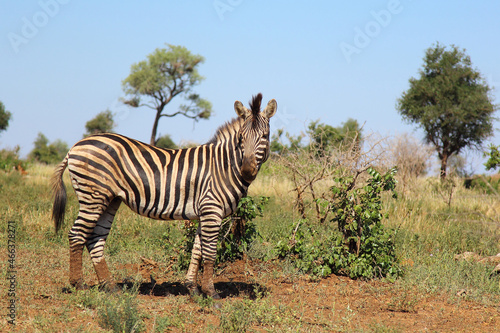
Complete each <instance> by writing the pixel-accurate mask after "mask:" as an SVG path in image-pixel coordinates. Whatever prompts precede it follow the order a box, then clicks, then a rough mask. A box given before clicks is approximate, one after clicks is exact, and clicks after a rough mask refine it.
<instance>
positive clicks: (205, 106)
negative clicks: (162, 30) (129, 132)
mask: <svg viewBox="0 0 500 333" xmlns="http://www.w3.org/2000/svg"><path fill="white" fill-rule="evenodd" d="M203 61H204V58H203V57H202V56H200V55H197V54H191V52H190V51H189V50H188V49H187V48H185V47H184V46H177V45H170V44H167V48H158V49H156V50H155V51H154V52H153V53H151V54H150V55H148V56H147V59H146V60H144V61H141V62H138V63H136V64H133V65H132V67H131V73H130V75H129V76H128V77H127V78H126V79H125V80H123V82H122V85H123V90H124V92H125V94H127V95H128V97H129V98H128V99H124V100H123V102H124V103H125V104H128V105H130V106H132V107H142V106H145V107H148V108H150V109H153V110H155V111H156V114H155V118H154V122H153V128H152V130H151V144H152V145H154V144H155V143H156V133H157V129H158V123H159V121H160V118H161V117H174V116H177V115H183V116H185V117H188V118H191V119H194V120H195V121H197V120H198V119H208V118H209V117H210V115H211V113H212V105H211V103H210V102H209V101H207V100H205V99H202V98H200V96H199V95H198V94H196V93H193V92H192V88H193V87H194V86H196V85H198V84H199V83H200V82H201V81H203V79H204V78H203V77H202V76H201V75H200V74H199V73H198V69H197V67H198V66H199V65H200V64H201V63H203ZM178 95H183V96H184V97H185V99H186V101H187V104H182V105H180V106H179V108H178V109H177V110H176V111H172V112H170V113H167V112H164V109H165V107H166V106H167V104H168V103H170V102H171V101H172V99H173V98H174V97H176V96H178ZM143 99H144V100H143Z"/></svg>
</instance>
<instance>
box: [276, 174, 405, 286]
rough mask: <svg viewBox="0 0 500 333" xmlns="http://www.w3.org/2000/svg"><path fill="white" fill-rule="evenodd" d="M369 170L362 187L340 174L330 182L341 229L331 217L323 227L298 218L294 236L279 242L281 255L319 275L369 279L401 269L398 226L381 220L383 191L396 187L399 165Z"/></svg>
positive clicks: (332, 207) (395, 273) (332, 206)
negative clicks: (389, 226) (396, 242)
mask: <svg viewBox="0 0 500 333" xmlns="http://www.w3.org/2000/svg"><path fill="white" fill-rule="evenodd" d="M368 173H369V175H370V176H371V178H370V179H369V180H368V181H367V183H366V185H365V186H364V187H362V188H356V187H355V186H354V183H353V182H354V181H355V180H354V179H353V178H351V177H344V178H337V179H336V186H334V187H332V188H331V191H332V193H333V196H332V198H331V199H330V202H329V204H328V207H330V210H331V212H332V214H333V218H332V220H331V221H332V222H336V223H337V225H338V230H334V229H333V227H332V226H333V225H334V224H332V223H330V224H328V225H326V226H324V227H321V224H316V225H313V224H311V223H310V222H308V221H307V220H300V221H299V222H298V223H297V225H296V226H293V231H292V236H291V237H290V239H289V240H286V241H285V240H281V241H279V242H278V244H277V245H276V250H277V254H278V256H279V257H281V258H284V257H287V256H290V257H292V258H293V259H294V261H295V264H296V266H297V268H299V269H300V270H301V271H303V272H307V273H312V274H315V275H319V276H328V275H330V274H331V273H335V274H345V275H348V276H350V277H351V278H367V279H370V278H375V277H386V276H390V277H397V276H399V275H401V273H402V271H401V268H400V267H399V262H398V259H397V257H396V252H395V245H394V236H395V232H394V231H393V230H390V229H386V228H384V226H383V225H382V223H381V221H382V218H383V216H382V213H381V211H382V201H381V193H382V192H384V191H394V188H395V185H396V182H395V179H394V175H395V173H396V170H395V169H391V170H389V172H387V173H386V174H385V175H381V174H380V173H378V172H377V171H375V170H374V169H369V170H368ZM394 195H395V194H394Z"/></svg>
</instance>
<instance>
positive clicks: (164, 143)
mask: <svg viewBox="0 0 500 333" xmlns="http://www.w3.org/2000/svg"><path fill="white" fill-rule="evenodd" d="M155 146H156V147H159V148H168V149H177V145H176V144H175V142H174V141H173V140H172V138H171V137H170V135H168V134H165V135H162V136H160V137H159V138H158V140H156V143H155Z"/></svg>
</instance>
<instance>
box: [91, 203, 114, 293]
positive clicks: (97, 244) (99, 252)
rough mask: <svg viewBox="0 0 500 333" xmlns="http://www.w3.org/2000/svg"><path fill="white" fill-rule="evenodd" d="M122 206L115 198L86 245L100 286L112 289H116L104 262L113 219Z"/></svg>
mask: <svg viewBox="0 0 500 333" xmlns="http://www.w3.org/2000/svg"><path fill="white" fill-rule="evenodd" d="M120 204H121V201H120V199H118V198H115V199H114V200H113V201H112V202H111V203H110V204H109V206H108V208H106V211H105V212H104V213H103V214H102V215H101V216H100V217H99V220H97V223H96V225H95V227H94V230H93V231H92V234H91V235H90V237H89V238H88V239H87V243H86V245H87V249H88V251H89V253H90V258H91V259H92V263H93V264H94V269H95V272H96V274H97V279H98V280H99V284H100V285H101V286H105V287H106V288H110V289H113V288H114V283H113V281H112V279H111V275H110V273H109V269H108V265H107V264H106V260H104V245H105V244H106V238H107V237H108V235H109V231H110V230H111V224H112V223H113V219H114V218H115V214H116V211H117V210H118V208H119V207H120Z"/></svg>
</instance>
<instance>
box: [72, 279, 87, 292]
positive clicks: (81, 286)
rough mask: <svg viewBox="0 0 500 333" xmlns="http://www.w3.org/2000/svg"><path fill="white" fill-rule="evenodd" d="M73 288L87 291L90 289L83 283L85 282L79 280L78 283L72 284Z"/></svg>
mask: <svg viewBox="0 0 500 333" xmlns="http://www.w3.org/2000/svg"><path fill="white" fill-rule="evenodd" d="M71 286H72V287H73V288H75V289H76V290H87V289H90V287H89V286H88V285H87V284H86V283H85V282H83V280H78V281H76V282H71Z"/></svg>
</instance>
